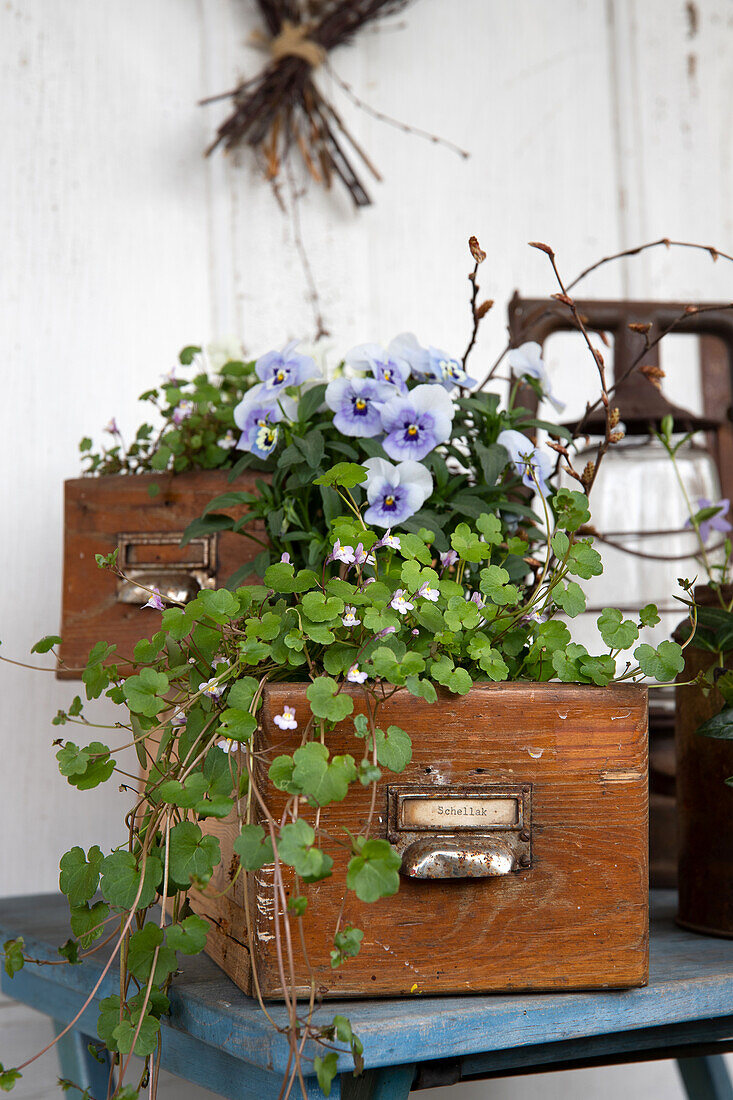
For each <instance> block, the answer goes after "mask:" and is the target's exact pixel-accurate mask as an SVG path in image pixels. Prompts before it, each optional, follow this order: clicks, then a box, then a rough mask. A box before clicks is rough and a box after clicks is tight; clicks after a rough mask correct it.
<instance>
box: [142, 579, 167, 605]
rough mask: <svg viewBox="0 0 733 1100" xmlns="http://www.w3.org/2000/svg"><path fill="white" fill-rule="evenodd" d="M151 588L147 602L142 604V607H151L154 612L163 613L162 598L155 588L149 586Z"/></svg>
mask: <svg viewBox="0 0 733 1100" xmlns="http://www.w3.org/2000/svg"><path fill="white" fill-rule="evenodd" d="M151 588H152V590H153V591H152V594H151V595H150V597H149V598H148V600H147V602H146V603H144V604H143V605H142V606H143V607H152V608H153V609H154V610H155V611H165V604H164V603H163V597H162V596H161V594H160V592H159V590H158V589H157V588H156V587H155V585H154V584H153V585H151ZM141 610H142V608H141Z"/></svg>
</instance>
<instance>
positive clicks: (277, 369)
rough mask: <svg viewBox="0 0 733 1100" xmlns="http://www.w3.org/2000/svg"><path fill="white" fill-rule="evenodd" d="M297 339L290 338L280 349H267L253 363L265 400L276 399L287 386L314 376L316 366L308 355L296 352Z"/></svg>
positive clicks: (295, 384) (298, 383)
mask: <svg viewBox="0 0 733 1100" xmlns="http://www.w3.org/2000/svg"><path fill="white" fill-rule="evenodd" d="M298 343H299V341H298V340H291V342H290V343H289V344H286V345H285V347H284V348H283V349H282V351H268V352H266V353H265V355H261V356H260V358H259V359H258V360H257V362H256V363H255V373H256V375H257V377H258V378H259V379H260V381H261V382H262V384H263V388H262V396H263V397H264V398H265V400H268V401H276V400H277V398H278V397H279V396H280V394H281V393H283V392H284V390H285V389H286V388H287V387H288V386H299V385H300V384H301V383H302V382H307V381H308V380H309V379H310V378H315V377H316V375H317V374H318V368H317V367H316V364H315V361H314V360H313V359H312V358H311V357H310V355H300V354H298V352H296V350H295V349H296V347H297V346H298Z"/></svg>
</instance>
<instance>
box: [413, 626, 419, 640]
mask: <svg viewBox="0 0 733 1100" xmlns="http://www.w3.org/2000/svg"><path fill="white" fill-rule="evenodd" d="M411 633H412V636H413V638H417V636H418V634H419V633H420V631H419V630H418V629H417V627H415V628H414V630H412V632H411Z"/></svg>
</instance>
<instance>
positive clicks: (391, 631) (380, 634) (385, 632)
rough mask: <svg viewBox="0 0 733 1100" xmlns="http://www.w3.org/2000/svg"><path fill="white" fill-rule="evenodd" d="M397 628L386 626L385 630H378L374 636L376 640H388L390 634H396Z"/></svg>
mask: <svg viewBox="0 0 733 1100" xmlns="http://www.w3.org/2000/svg"><path fill="white" fill-rule="evenodd" d="M396 633H397V627H396V626H385V627H384V629H383V630H378V631H377V633H376V634H375V635H374V637H375V638H386V637H387V635H388V634H396Z"/></svg>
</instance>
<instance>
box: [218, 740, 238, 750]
mask: <svg viewBox="0 0 733 1100" xmlns="http://www.w3.org/2000/svg"><path fill="white" fill-rule="evenodd" d="M216 745H217V748H220V749H223V750H224V752H236V751H237V749H238V748H239V742H238V741H235V740H234V739H233V738H231V737H221V738H219V740H218V741H217V742H216Z"/></svg>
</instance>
